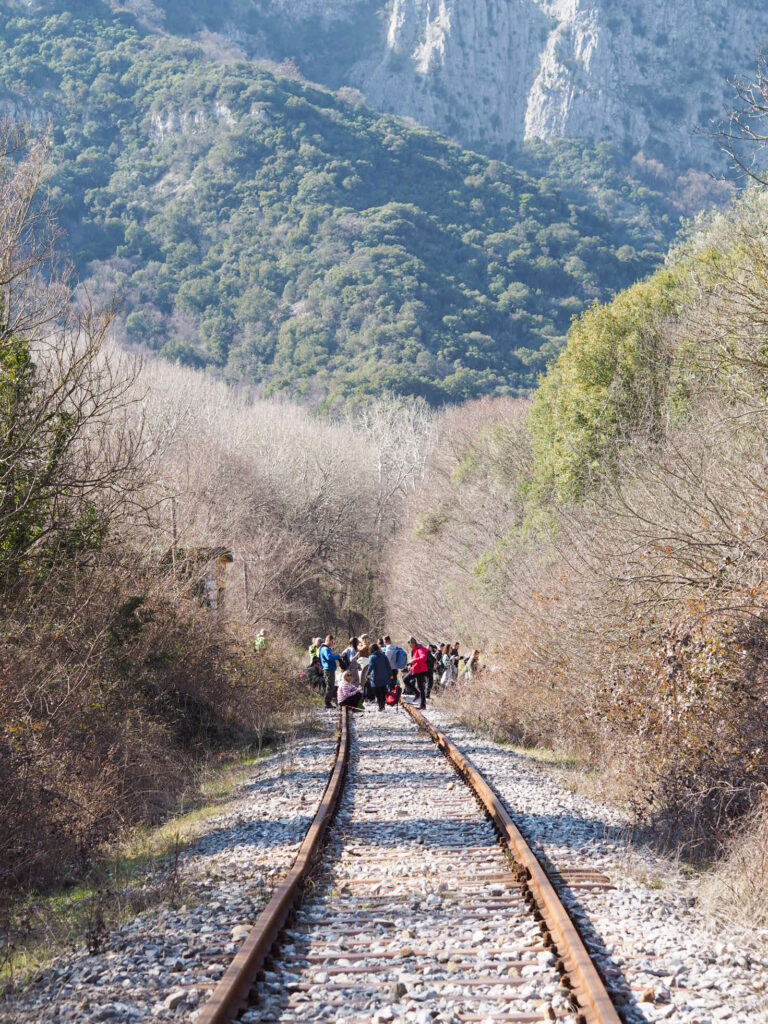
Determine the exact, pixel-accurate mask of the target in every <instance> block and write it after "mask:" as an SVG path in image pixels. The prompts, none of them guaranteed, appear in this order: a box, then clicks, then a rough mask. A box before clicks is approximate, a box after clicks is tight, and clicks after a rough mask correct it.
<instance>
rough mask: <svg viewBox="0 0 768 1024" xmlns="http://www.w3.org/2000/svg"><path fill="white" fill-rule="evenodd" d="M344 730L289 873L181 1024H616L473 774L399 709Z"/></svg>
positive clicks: (588, 966)
mask: <svg viewBox="0 0 768 1024" xmlns="http://www.w3.org/2000/svg"><path fill="white" fill-rule="evenodd" d="M409 716H410V718H409ZM349 717H350V716H349V715H348V713H346V712H343V713H342V715H341V728H340V739H339V750H338V755H337V758H336V762H335V765H334V768H333V771H332V774H331V778H330V779H329V783H328V786H327V788H326V791H325V794H324V796H323V799H322V802H321V805H320V808H319V810H318V814H317V816H316V817H315V820H314V822H313V824H312V826H311V828H310V830H309V832H308V833H307V837H306V839H305V841H304V843H303V844H302V847H301V849H300V851H299V854H298V856H297V859H296V862H295V864H294V866H293V868H292V870H291V872H290V874H289V875H288V876H287V877H286V879H285V880H284V881H283V882H282V883H281V884H280V885H279V886H278V888H277V890H276V891H275V893H274V895H273V897H272V899H271V900H270V903H269V904H268V905H267V907H266V908H265V910H264V911H263V913H262V914H261V916H260V917H259V919H258V921H257V923H256V925H255V926H254V928H253V929H252V931H251V933H250V935H249V936H248V938H247V939H246V941H245V942H244V944H243V946H242V947H241V949H240V950H239V952H238V954H237V956H236V957H235V960H234V961H233V963H232V964H231V966H230V967H229V969H228V970H227V971H226V973H225V975H224V976H223V978H222V979H221V981H220V982H219V984H218V986H217V988H216V989H215V991H214V993H213V996H212V998H211V999H210V1001H209V1002H208V1003H207V1004H206V1005H205V1006H204V1007H203V1008H202V1010H201V1011H200V1013H199V1014H198V1016H197V1024H228V1022H229V1021H231V1020H234V1019H235V1018H237V1017H238V1016H239V1017H240V1018H241V1019H242V1021H243V1022H245V1024H255V1022H266V1021H275V1022H277V1021H280V1022H286V1024H287V1022H289V1021H291V1022H298V1021H331V1022H333V1024H342V1022H343V1024H385V1022H389V1021H392V1022H400V1021H412V1022H414V1024H432V1022H434V1024H441V1022H446V1024H460V1022H464V1021H467V1022H470V1021H478V1022H489V1021H494V1022H495V1021H499V1022H510V1024H511V1022H517V1024H525V1022H531V1024H533V1022H535V1021H545V1020H560V1021H562V1022H563V1024H577V1022H581V1024H619V1017H618V1015H617V1013H616V1010H615V1008H614V1006H613V1004H612V1003H611V1001H610V998H609V996H608V994H607V992H606V990H605V988H604V986H603V984H602V981H601V980H600V978H599V976H598V973H597V971H596V969H595V967H594V965H593V964H592V962H591V960H590V958H589V955H588V953H587V951H586V949H585V947H584V945H583V944H582V942H581V939H580V938H579V936H578V934H577V932H576V929H575V928H574V926H573V924H572V922H571V920H570V918H569V917H568V914H567V913H566V911H565V909H564V908H563V906H562V904H561V903H560V900H559V899H558V897H557V895H556V892H555V890H554V888H553V886H552V884H551V882H550V880H549V878H548V876H547V874H546V873H545V871H544V870H543V868H542V866H541V865H540V864H539V862H538V861H537V860H536V858H535V856H534V855H533V853H532V852H531V850H530V848H529V847H528V845H527V843H526V842H525V840H524V839H523V837H522V835H521V834H520V833H519V831H518V830H517V828H516V826H515V825H514V822H513V821H512V819H511V817H510V815H509V812H508V811H507V810H506V808H505V807H504V805H503V804H502V803H501V801H500V800H499V799H498V797H497V796H496V794H495V793H494V792H493V791H492V789H491V788H490V787H489V786H488V784H487V783H486V781H485V780H484V779H483V778H482V776H481V775H480V773H479V772H477V770H476V769H475V768H474V766H473V765H472V764H471V763H470V762H469V761H467V760H466V759H465V758H464V757H463V755H462V754H461V752H460V751H458V750H457V749H456V748H455V747H454V746H453V745H452V744H451V743H450V741H449V740H448V739H447V738H446V737H445V736H443V735H442V734H440V733H439V732H437V730H435V729H434V727H433V726H432V725H431V724H430V723H429V722H428V720H427V719H426V718H425V716H423V715H421V714H420V713H419V712H418V711H416V710H415V709H414V708H412V707H410V706H408V707H406V709H405V711H404V712H403V713H401V714H393V713H392V712H387V713H386V714H381V715H380V714H378V713H376V712H371V713H366V715H365V716H360V717H359V718H354V723H355V724H354V725H351V724H350V722H349V721H348V718H349ZM411 719H413V722H415V723H416V725H418V726H419V729H414V728H413V722H412V721H411ZM425 733H429V734H430V735H431V737H432V739H433V741H434V743H435V744H436V746H435V745H433V744H432V743H430V742H429V741H428V740H427V737H426V736H425ZM443 755H445V756H443ZM457 774H458V776H459V778H457ZM345 778H346V780H347V781H346V785H345ZM465 783H466V785H465ZM478 804H479V805H480V807H479V808H478ZM334 813H336V818H335V821H334V822H333V826H332V827H330V828H329V826H330V825H331V819H332V817H333V815H334ZM326 832H327V835H326ZM324 840H325V844H324Z"/></svg>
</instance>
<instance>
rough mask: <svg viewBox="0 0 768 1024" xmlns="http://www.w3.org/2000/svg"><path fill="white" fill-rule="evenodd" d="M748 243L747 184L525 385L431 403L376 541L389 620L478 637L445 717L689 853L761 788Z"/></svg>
mask: <svg viewBox="0 0 768 1024" xmlns="http://www.w3.org/2000/svg"><path fill="white" fill-rule="evenodd" d="M766 238H768V194H767V193H766V192H765V190H764V189H762V188H760V189H758V188H755V189H751V190H749V191H748V193H747V194H746V195H745V196H744V198H743V199H742V200H740V201H739V202H738V203H737V204H736V205H735V206H734V208H733V209H732V211H730V212H729V213H727V214H723V215H719V216H717V217H716V218H714V219H712V220H711V221H710V222H708V223H707V224H703V225H701V226H699V227H698V228H697V229H696V230H694V231H691V232H690V233H689V235H688V237H687V238H686V239H684V240H682V241H681V242H680V244H679V245H678V246H677V248H676V249H674V250H673V251H672V253H671V254H670V256H669V259H668V261H667V266H666V267H665V268H663V269H662V270H660V271H659V272H658V273H657V274H655V275H654V276H653V277H651V278H650V279H649V280H648V281H646V282H643V283H641V284H638V285H636V286H634V287H633V288H632V289H630V290H628V291H627V292H624V293H622V294H621V295H619V296H618V297H617V298H616V299H615V300H614V301H613V302H612V303H610V304H608V305H596V306H594V307H592V308H590V309H589V310H588V311H587V312H585V313H584V314H583V315H582V316H581V317H580V318H579V320H578V321H577V322H576V323H574V325H573V327H572V328H571V331H570V333H569V337H568V343H567V346H566V348H565V350H564V351H563V353H562V354H561V355H560V357H559V359H558V360H557V362H556V363H555V364H554V366H553V367H552V368H551V370H550V371H549V373H548V374H547V376H546V378H545V380H544V382H543V384H542V385H541V387H540V388H539V389H538V391H537V392H536V394H535V396H534V398H533V400H532V402H530V403H520V402H518V403H514V402H512V403H510V402H508V401H499V400H495V401H494V400H484V401H482V402H477V403H473V404H471V405H469V406H467V407H463V408H462V409H461V410H449V411H446V412H444V413H441V415H440V418H439V420H438V442H437V444H436V447H435V449H434V451H433V454H432V456H431V460H430V464H429V466H428V471H427V478H428V479H430V480H431V481H432V483H433V486H431V487H430V489H429V492H428V493H429V495H430V502H429V504H428V506H427V507H426V508H420V509H418V510H414V515H413V518H412V521H411V523H410V525H409V527H408V530H407V532H406V533H405V534H404V535H403V536H402V537H401V538H400V539H399V541H398V544H397V546H396V550H395V551H394V552H393V555H392V558H393V562H394V565H393V571H392V580H391V593H390V609H391V613H392V614H393V616H396V617H397V622H398V625H402V626H405V624H406V623H407V624H408V628H410V629H413V626H414V625H416V626H417V628H418V630H420V631H421V632H422V635H425V636H429V637H432V638H435V639H440V637H446V636H454V635H461V636H463V637H465V638H466V639H468V640H470V642H473V643H476V644H477V645H478V646H480V647H481V648H482V649H484V650H485V651H486V661H487V664H488V666H489V668H488V671H487V672H486V673H485V675H484V676H483V678H482V680H481V681H480V682H478V683H477V685H476V687H474V688H472V689H470V690H468V691H467V692H466V693H465V694H464V695H463V696H462V697H461V698H460V700H462V701H464V704H463V706H464V710H465V713H466V714H467V715H468V716H469V717H470V718H471V719H472V720H473V721H474V722H476V723H478V724H482V725H483V726H484V727H488V728H491V729H492V730H493V731H495V732H496V733H498V734H500V735H504V736H507V737H514V738H517V739H518V740H522V741H524V742H533V743H543V744H548V745H554V746H556V747H559V748H561V749H565V750H567V751H570V752H572V753H575V754H576V755H578V756H579V757H580V758H581V759H582V760H583V761H584V762H585V763H588V764H591V765H592V766H594V767H598V768H600V769H601V770H602V773H603V778H604V779H605V780H607V781H608V783H609V785H611V786H612V788H613V793H614V795H618V796H619V797H620V798H621V799H623V800H625V801H626V803H627V804H628V805H629V806H630V807H633V808H634V810H635V811H636V812H637V814H638V816H639V818H640V819H641V820H644V821H646V822H653V823H655V825H656V827H657V828H658V829H659V831H660V834H661V835H662V836H663V837H664V838H666V839H667V840H668V841H669V842H670V843H673V844H679V845H680V846H681V848H682V849H683V850H684V851H685V852H686V853H687V854H688V855H690V856H699V855H705V854H710V853H712V852H713V851H716V850H719V849H721V847H722V844H723V843H724V842H725V841H726V840H727V838H728V837H729V836H730V835H732V834H733V832H734V830H735V829H736V828H737V827H740V825H741V824H742V823H743V821H744V820H745V818H746V819H749V818H750V816H751V815H758V816H759V815H761V814H762V813H763V811H762V810H761V808H762V807H763V805H764V804H763V800H764V793H765V788H766V785H768V744H766V722H768V686H767V685H766V684H767V683H768V679H767V677H766V664H768V586H767V582H766V579H767V574H768V549H767V548H766V537H767V536H768V519H767V515H768V513H767V512H766V502H765V481H766V479H767V478H768V412H767V411H766V404H765V395H766V391H767V389H768V376H767V374H768V363H767V362H766V335H765V324H766V313H767V308H766V282H767V281H768V247H767V246H766ZM435 564H439V565H440V585H439V586H438V587H434V588H425V587H424V586H423V580H424V578H425V574H427V573H428V572H429V567H430V566H433V565H435ZM415 581H418V582H415ZM425 589H426V590H427V591H428V593H429V597H428V598H427V599H426V600H425V598H424V594H425ZM574 723H577V727H574ZM752 828H753V832H752V833H751V834H753V835H755V836H758V835H763V834H764V823H763V824H755V825H754V826H752ZM757 855H758V850H757V848H756V847H755V848H754V849H753V853H752V855H751V861H752V862H755V863H756V858H757ZM758 859H759V858H758ZM742 860H743V862H744V863H746V862H747V861H749V860H750V857H749V856H746V855H744V856H743V857H742ZM763 878H764V876H763ZM747 882H748V884H749V885H751V886H755V885H757V887H758V888H759V887H760V884H761V883H760V882H759V879H757V878H755V877H751V878H750V879H748V880H745V884H747ZM762 892H763V896H764V884H763V889H762ZM761 912H764V907H763V911H761Z"/></svg>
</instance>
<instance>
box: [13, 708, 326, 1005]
mask: <svg viewBox="0 0 768 1024" xmlns="http://www.w3.org/2000/svg"><path fill="white" fill-rule="evenodd" d="M322 721H323V723H324V724H323V725H322V728H323V729H324V730H325V734H324V735H322V736H320V737H316V738H309V739H303V740H300V741H298V742H297V743H296V744H294V745H292V747H291V749H290V750H287V751H285V752H284V753H282V754H277V755H275V756H274V757H271V758H269V759H267V760H266V761H264V762H262V763H261V764H260V765H258V766H257V767H256V768H255V769H254V772H253V776H252V778H251V779H250V780H249V781H248V782H247V783H245V785H244V786H242V787H241V788H240V789H239V790H238V791H237V792H236V793H235V794H233V797H232V798H231V799H230V800H229V801H228V802H226V803H225V804H223V805H222V807H221V811H220V813H217V814H216V816H215V817H213V818H211V819H210V820H208V821H207V822H206V825H205V832H204V833H203V834H202V835H201V836H200V837H199V838H197V839H195V840H194V842H193V843H192V844H191V845H190V847H189V848H188V849H186V850H184V851H183V852H182V854H181V856H180V862H179V872H180V885H181V892H182V894H183V899H184V904H183V905H181V906H173V905H171V904H169V903H165V904H162V905H160V906H158V907H155V908H154V909H152V910H150V911H147V912H146V913H143V914H141V915H139V916H138V917H136V918H135V919H133V920H132V921H129V922H127V923H126V924H123V925H121V926H120V927H119V928H117V929H116V930H115V931H114V932H112V933H111V934H110V935H109V936H108V937H107V939H106V941H105V943H104V948H103V950H102V952H100V953H98V954H96V955H95V956H89V955H88V953H87V951H86V950H84V949H83V950H79V951H76V952H75V953H74V954H69V955H66V956H62V957H60V958H58V959H57V960H56V961H55V962H54V963H53V964H51V965H49V966H48V967H47V968H46V969H45V970H44V971H43V972H42V973H41V976H40V978H39V979H37V980H36V981H35V982H34V983H33V984H32V985H31V986H30V987H29V988H28V989H27V990H25V991H24V992H22V993H18V994H11V995H10V996H9V997H8V998H7V999H6V1000H5V1001H3V1002H0V1020H2V1022H3V1024H53V1022H56V1024H62V1022H67V1024H69V1022H72V1024H74V1022H77V1024H91V1022H95V1021H102V1020H109V1021H121V1022H122V1021H126V1022H128V1021H130V1022H134V1021H139V1022H140V1021H142V1020H158V1021H168V1020H178V1019H179V1015H181V1016H184V1017H191V1016H192V1015H193V1014H194V1012H195V1011H194V1010H193V1009H192V1007H193V1006H197V1005H198V1004H200V1003H203V1002H204V1001H205V1000H206V999H207V998H208V996H209V994H210V993H211V992H212V990H213V986H214V985H215V984H216V982H217V981H218V979H219V978H220V977H221V975H222V974H223V973H224V971H225V969H226V967H227V966H228V964H229V962H230V961H231V959H232V957H233V956H234V954H235V952H236V950H237V948H238V946H239V945H240V942H241V941H242V938H238V937H236V936H241V935H242V937H244V936H245V935H246V934H247V932H248V927H247V922H252V921H253V920H255V918H256V917H257V916H258V914H259V912H260V911H261V909H262V907H263V906H264V904H265V903H266V901H267V899H268V897H269V894H270V892H271V890H272V888H273V887H274V884H275V883H276V882H277V880H278V879H279V878H280V877H281V876H283V875H284V874H285V873H286V871H287V870H288V868H289V867H290V865H291V863H292V861H293V859H294V857H295V855H296V851H297V849H298V846H299V844H300V843H301V841H302V839H303V838H304V835H305V834H306V830H307V828H308V826H309V822H310V820H311V818H312V816H313V814H314V813H315V809H316V807H317V804H318V803H319V800H320V797H321V795H322V791H323V789H324V787H325V784H326V782H327V779H328V771H329V768H330V765H331V762H332V759H333V754H334V751H335V742H334V740H333V735H332V734H333V730H334V728H335V724H336V723H335V720H333V721H331V720H330V719H328V720H326V718H325V716H323V719H322ZM302 796H303V797H304V798H305V799H304V801H303V802H302V800H301V797H302ZM167 871H168V868H167V867H165V866H162V867H161V868H160V869H159V870H158V877H159V876H162V875H164V874H165V875H167ZM153 880H154V877H153V876H149V877H148V878H147V884H148V885H151V884H153ZM193 993H194V994H193Z"/></svg>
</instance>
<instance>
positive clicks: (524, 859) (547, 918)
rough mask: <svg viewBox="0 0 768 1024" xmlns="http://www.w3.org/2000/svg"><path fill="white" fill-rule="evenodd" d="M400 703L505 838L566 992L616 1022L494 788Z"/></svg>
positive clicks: (592, 1019)
mask: <svg viewBox="0 0 768 1024" xmlns="http://www.w3.org/2000/svg"><path fill="white" fill-rule="evenodd" d="M403 707H404V708H405V709H406V711H407V712H408V714H409V715H410V716H411V718H413V720H414V721H415V722H416V724H417V725H418V726H419V727H420V728H421V729H423V730H424V731H425V732H428V733H429V734H430V736H431V737H432V739H433V740H434V741H435V743H436V744H437V745H438V747H439V748H440V749H441V750H442V752H443V753H444V754H445V756H446V757H447V758H448V760H449V761H450V762H451V763H452V764H453V765H454V767H455V768H456V769H457V771H458V772H459V773H460V775H461V776H462V778H463V779H464V780H465V781H466V782H467V784H468V785H469V786H470V788H471V789H472V790H473V792H474V793H475V795H476V796H477V797H478V799H479V800H480V801H481V803H482V804H483V806H484V807H485V809H486V810H487V812H488V814H489V815H490V817H491V818H492V819H493V822H494V824H495V825H496V828H497V829H498V831H499V833H500V834H501V836H502V838H503V839H504V840H505V841H506V843H507V845H508V847H509V850H510V852H511V853H512V856H513V857H514V859H515V861H516V862H517V863H518V864H519V865H520V867H521V868H522V870H523V872H524V874H525V884H526V885H527V887H528V891H529V892H530V894H531V896H532V897H533V900H534V901H535V903H536V906H537V908H538V911H539V913H540V914H541V918H542V920H543V922H544V924H545V926H546V928H547V930H548V932H549V934H550V936H551V938H552V941H553V942H554V944H555V948H556V950H557V953H558V955H559V957H560V961H561V963H562V965H563V970H564V973H565V975H566V976H567V978H568V979H569V981H570V984H571V992H572V993H573V994H574V996H575V997H576V1000H577V1002H578V1004H579V1009H580V1011H581V1013H582V1014H583V1016H584V1018H585V1019H586V1021H587V1024H621V1019H620V1017H619V1015H618V1013H617V1012H616V1007H615V1006H614V1005H613V1003H612V1001H611V997H610V996H609V995H608V992H607V990H606V988H605V985H604V984H603V981H602V978H601V977H600V975H599V974H598V973H597V969H596V967H595V965H594V963H593V962H592V958H591V957H590V955H589V953H588V952H587V948H586V946H585V945H584V943H583V941H582V939H581V936H580V935H579V933H578V931H577V930H576V927H575V925H574V923H573V921H572V920H571V918H570V917H569V915H568V911H567V910H566V909H565V907H564V906H563V904H562V903H561V901H560V897H559V896H558V895H557V892H556V891H555V887H554V886H553V885H552V882H551V881H550V879H549V876H548V875H547V873H546V871H545V870H544V868H543V867H542V865H541V863H540V862H539V860H538V858H537V857H536V855H535V854H534V852H533V850H532V849H531V848H530V846H529V845H528V843H527V842H526V840H525V838H524V837H523V835H522V833H521V832H520V830H519V829H518V827H517V825H516V824H515V823H514V821H513V819H512V815H511V814H510V812H509V810H508V809H507V808H506V806H505V805H504V803H503V802H502V801H501V800H500V798H499V797H498V796H497V795H496V794H495V793H494V791H493V790H492V789H491V787H490V786H489V785H488V783H487V782H486V781H485V779H484V778H483V776H482V775H481V774H480V772H479V771H478V770H477V768H476V767H475V766H474V764H473V763H472V762H471V761H470V760H469V758H467V757H465V756H464V754H462V752H461V751H460V750H459V749H458V747H456V746H455V745H454V744H453V743H452V742H451V741H450V740H449V739H448V737H447V736H445V735H444V734H443V733H441V732H438V730H437V729H436V728H435V727H434V726H433V725H432V723H431V722H430V721H429V720H428V719H427V718H426V717H425V716H424V715H422V714H421V713H420V712H419V711H418V710H417V709H416V708H415V707H413V705H411V704H409V703H407V702H405V701H404V702H403Z"/></svg>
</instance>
